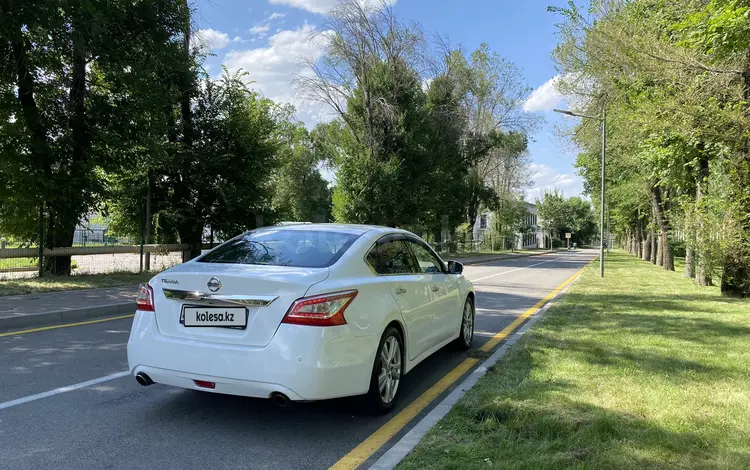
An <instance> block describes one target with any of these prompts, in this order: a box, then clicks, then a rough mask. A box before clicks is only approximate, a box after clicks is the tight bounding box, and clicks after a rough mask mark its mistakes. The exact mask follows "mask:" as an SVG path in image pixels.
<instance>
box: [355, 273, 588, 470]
mask: <svg viewBox="0 0 750 470" xmlns="http://www.w3.org/2000/svg"><path fill="white" fill-rule="evenodd" d="M586 266H588V264H587V265H586ZM581 274H583V272H581V273H579V274H578V276H576V278H575V279H573V281H571V282H570V283H569V284H568V285H567V286H565V287H564V288H563V289H561V290H560V292H558V293H557V294H556V295H555V296H554V297H553V298H551V299H550V300H549V302H547V303H546V304H544V305H543V306H542V307H541V308H540V309H539V310H538V311H537V312H536V313H535V314H533V315H531V316H530V317H529V319H528V320H527V321H526V323H524V324H523V326H521V328H519V329H518V330H516V331H515V332H514V333H512V334H511V335H510V336H508V337H507V338H506V340H505V343H503V345H502V346H501V347H500V348H499V349H498V350H497V351H495V352H494V353H493V354H492V356H490V357H489V358H488V359H487V360H486V361H484V362H483V363H482V364H481V365H480V366H479V367H477V368H476V369H474V370H473V371H472V372H471V373H470V374H469V376H468V377H466V378H465V379H464V380H463V381H462V382H461V383H460V384H459V385H458V386H457V387H456V388H454V389H453V391H452V392H451V393H450V394H448V396H447V397H445V398H444V399H443V401H441V402H440V403H439V404H438V405H437V406H435V408H433V409H432V411H430V412H429V413H427V415H426V416H425V417H424V418H422V419H421V420H420V421H419V422H418V423H417V424H416V425H415V426H414V427H413V428H411V430H409V432H407V433H406V435H404V436H403V437H402V438H401V439H399V440H398V441H397V442H396V443H395V444H394V445H393V446H392V447H391V448H390V449H388V450H387V451H386V452H385V453H384V454H383V455H382V456H381V457H380V458H379V459H378V460H377V461H375V463H374V464H373V465H372V466H371V467H369V468H370V470H373V469H375V470H391V469H393V468H395V467H396V466H397V465H398V464H399V463H401V461H402V460H403V459H405V458H406V456H407V455H409V453H411V451H412V450H414V448H415V447H416V446H417V444H419V441H421V440H422V438H423V437H424V436H425V434H427V433H428V432H429V431H430V429H432V428H433V427H434V426H435V425H436V424H437V423H438V422H439V421H440V420H441V419H443V418H444V417H445V415H447V414H448V412H449V411H450V410H451V409H452V408H453V407H454V406H455V405H456V403H458V401H459V400H460V399H461V398H463V396H464V395H465V394H466V392H468V391H469V390H471V389H472V388H473V387H474V386H475V385H476V384H477V382H479V379H481V378H482V377H483V376H484V374H486V373H487V370H488V369H489V368H490V367H492V366H493V365H495V363H497V361H499V360H500V358H502V357H503V356H504V355H505V353H506V352H508V350H509V349H510V348H511V347H512V346H513V345H514V344H516V343H517V342H518V340H519V339H521V337H522V336H523V335H524V334H525V333H526V332H527V331H528V330H529V329H530V328H531V327H532V326H534V324H535V323H536V322H537V321H539V319H541V318H542V316H543V315H544V313H545V312H546V311H547V310H549V308H550V307H551V306H553V305H554V304H555V303H556V302H557V300H558V299H559V298H560V297H561V296H562V295H563V294H564V293H565V292H566V291H567V290H568V288H570V286H571V285H572V284H573V283H574V282H576V281H578V279H579V278H580V277H581Z"/></svg>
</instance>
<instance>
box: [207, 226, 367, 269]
mask: <svg viewBox="0 0 750 470" xmlns="http://www.w3.org/2000/svg"><path fill="white" fill-rule="evenodd" d="M357 238H359V235H355V234H351V233H345V232H331V231H321V230H288V229H286V230H285V229H278V230H276V229H272V230H259V231H253V232H248V233H246V234H244V235H241V236H239V237H237V238H235V239H233V240H230V241H228V242H227V243H225V244H224V245H221V246H219V247H218V248H216V249H214V250H213V251H211V252H209V253H206V254H205V255H204V256H202V257H201V258H198V261H199V262H203V263H232V264H263V265H269V266H293V267H299V268H324V267H328V266H330V265H332V264H333V263H335V262H336V261H337V260H338V259H339V258H341V256H342V255H343V254H344V252H346V250H347V249H348V248H349V247H350V246H351V245H352V243H354V241H355V240H356V239H357Z"/></svg>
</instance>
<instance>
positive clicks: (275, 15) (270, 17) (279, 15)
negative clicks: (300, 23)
mask: <svg viewBox="0 0 750 470" xmlns="http://www.w3.org/2000/svg"><path fill="white" fill-rule="evenodd" d="M285 16H286V13H279V12H274V13H271V16H269V17H268V21H273V20H277V19H279V18H283V17H285Z"/></svg>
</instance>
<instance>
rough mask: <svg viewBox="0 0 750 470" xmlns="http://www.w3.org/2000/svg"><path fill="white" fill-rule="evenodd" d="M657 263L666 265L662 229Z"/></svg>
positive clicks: (657, 251)
mask: <svg viewBox="0 0 750 470" xmlns="http://www.w3.org/2000/svg"><path fill="white" fill-rule="evenodd" d="M656 265H657V266H664V238H663V233H662V232H661V231H659V243H658V244H657V245H656Z"/></svg>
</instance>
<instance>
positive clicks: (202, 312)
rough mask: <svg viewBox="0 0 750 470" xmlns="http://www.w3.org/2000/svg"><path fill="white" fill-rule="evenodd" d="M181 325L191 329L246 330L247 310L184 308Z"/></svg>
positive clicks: (235, 308) (237, 308)
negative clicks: (195, 327)
mask: <svg viewBox="0 0 750 470" xmlns="http://www.w3.org/2000/svg"><path fill="white" fill-rule="evenodd" d="M180 323H182V324H183V325H185V326H190V327H193V326H197V327H201V326H202V327H219V328H245V327H246V326H247V309H246V308H244V307H183V309H182V314H181V315H180Z"/></svg>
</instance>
